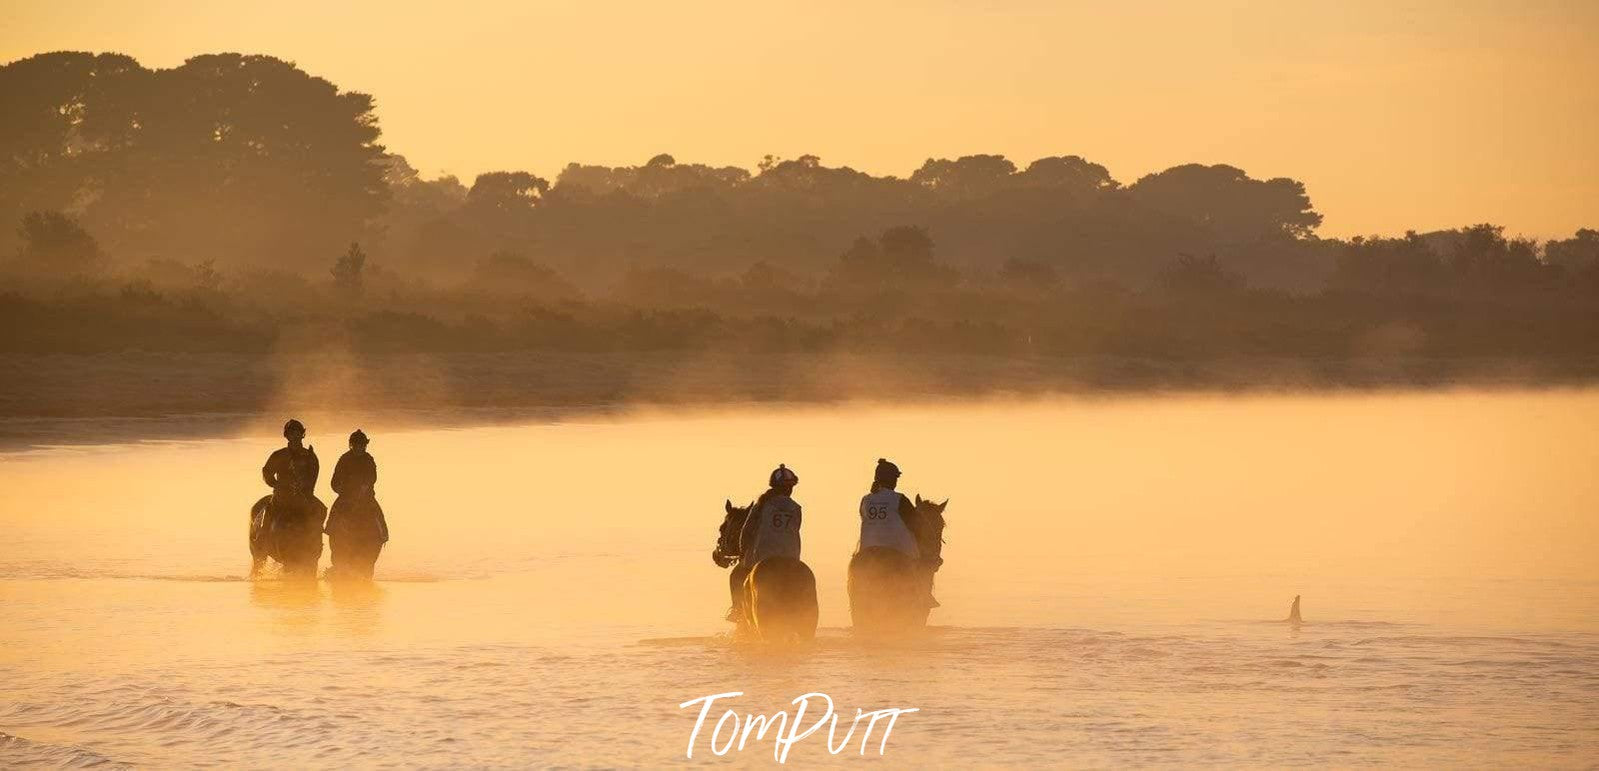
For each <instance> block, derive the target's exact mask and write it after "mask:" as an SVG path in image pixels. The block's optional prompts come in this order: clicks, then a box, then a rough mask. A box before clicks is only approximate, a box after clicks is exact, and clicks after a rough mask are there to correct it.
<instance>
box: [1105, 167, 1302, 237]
mask: <svg viewBox="0 0 1599 771" xmlns="http://www.w3.org/2000/svg"><path fill="white" fill-rule="evenodd" d="M1128 192H1129V193H1130V194H1131V195H1132V197H1133V199H1134V200H1136V201H1138V202H1139V203H1141V204H1143V205H1145V206H1147V207H1149V208H1151V209H1154V210H1156V211H1160V212H1164V213H1167V214H1171V215H1175V216H1178V217H1182V218H1185V219H1187V220H1190V221H1192V222H1194V223H1196V224H1198V225H1200V226H1202V227H1204V228H1206V229H1207V230H1209V231H1210V232H1211V233H1213V234H1214V235H1215V236H1217V237H1218V238H1220V239H1222V240H1223V241H1254V240H1258V239H1262V238H1272V237H1284V236H1286V237H1289V238H1306V237H1309V236H1310V235H1311V234H1312V233H1313V232H1314V231H1315V229H1316V227H1317V226H1318V225H1320V224H1321V215H1320V214H1317V213H1316V212H1315V211H1314V210H1312V209H1311V205H1310V197H1309V196H1308V195H1306V194H1305V185H1304V184H1303V183H1301V182H1297V181H1295V180H1292V179H1284V178H1280V177H1279V178H1277V179H1269V180H1264V181H1263V180H1258V179H1251V178H1250V177H1249V175H1247V174H1245V173H1244V171H1243V170H1242V169H1239V168H1235V167H1233V166H1226V165H1216V166H1203V165H1200V164H1197V163H1191V164H1187V165H1185V166H1174V167H1172V168H1170V169H1167V170H1165V171H1162V172H1160V173H1158V174H1150V175H1148V176H1145V177H1142V178H1140V179H1139V180H1138V182H1137V183H1136V184H1134V185H1133V186H1132V187H1131V188H1128Z"/></svg>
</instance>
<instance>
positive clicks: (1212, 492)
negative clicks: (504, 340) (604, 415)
mask: <svg viewBox="0 0 1599 771" xmlns="http://www.w3.org/2000/svg"><path fill="white" fill-rule="evenodd" d="M1596 426H1599V393H1596V392H1549V393H1535V394H1498V395H1477V394H1440V395H1404V396H1363V397H1277V398H1263V397H1251V398H1237V399H1231V398H1192V399H1189V398H1165V399H1157V400H1105V401H1059V402H1025V403H1014V404H1001V403H990V404H976V405H974V404H951V405H936V406H917V407H904V408H856V407H835V408H816V409H803V410H777V409H753V410H745V411H737V412H717V413H709V412H706V413H692V414H689V413H685V414H678V415H667V414H652V415H637V416H634V417H630V418H627V419H620V420H605V421H597V422H592V423H582V422H567V423H559V424H543V425H529V426H522V427H498V428H481V429H464V430H427V431H422V430H406V431H398V432H383V431H381V430H374V429H373V428H372V427H370V426H369V427H368V429H369V433H373V434H374V442H373V445H372V450H373V453H374V454H375V455H376V456H377V459H378V463H379V471H380V479H381V481H380V483H379V492H380V496H381V498H382V500H383V502H384V506H385V508H386V509H387V510H388V512H389V516H390V523H391V527H392V529H393V532H394V538H395V540H394V543H393V544H392V545H391V546H390V548H389V549H388V550H386V551H385V553H384V556H383V559H382V560H381V561H380V563H379V566H378V578H379V580H378V582H377V583H376V584H374V585H370V586H361V585H354V586H352V585H342V584H339V585H335V584H330V583H328V582H318V583H314V584H301V583H296V582H290V581H280V580H262V581H256V582H250V581H246V580H243V578H242V576H243V574H244V573H245V572H246V570H247V568H248V558H247V554H246V551H245V547H244V529H245V508H246V507H247V506H248V504H249V503H250V502H251V501H253V500H254V499H255V498H256V497H258V496H259V495H260V494H262V493H263V492H264V489H263V488H262V487H261V485H260V480H259V474H258V469H259V467H260V464H261V462H262V460H263V459H264V458H265V456H266V454H267V453H268V452H269V451H270V450H271V449H272V447H273V446H274V445H275V444H276V441H275V440H274V439H273V438H272V437H245V438H238V439H226V440H215V441H196V442H171V443H145V444H137V445H116V446H95V447H72V448H42V449H35V450H30V451H24V452H15V453H10V454H7V455H4V456H0V458H3V460H0V489H3V490H5V491H6V494H5V497H4V500H3V501H0V528H3V532H5V533H6V545H5V546H4V547H0V766H15V765H19V764H25V763H29V762H42V763H49V764H71V765H94V764H119V763H126V764H132V765H141V766H168V765H200V764H217V765H250V766H281V767H303V766H306V765H334V764H338V765H358V766H368V765H396V766H434V767H438V766H460V765H474V766H520V765H530V764H536V765H548V764H560V765H577V766H615V765H645V766H655V765H662V764H672V763H678V762H695V763H698V762H712V763H719V764H727V763H730V762H735V763H739V764H746V765H753V764H762V765H764V764H767V763H770V762H772V758H773V755H772V752H773V745H772V742H771V741H770V739H769V738H768V740H766V741H763V742H758V743H757V742H756V741H755V740H754V738H753V737H752V738H751V741H750V744H749V746H748V747H747V748H746V749H744V750H743V751H742V752H740V751H738V750H736V749H735V750H733V751H731V752H730V753H729V754H728V755H726V756H723V757H717V756H715V755H713V754H712V752H711V745H710V733H711V732H712V730H713V728H714V720H715V719H716V717H717V716H718V715H719V714H720V712H721V710H720V709H719V708H718V709H716V710H715V711H713V712H712V715H711V720H712V721H713V725H707V726H706V727H705V729H704V734H702V735H701V736H700V737H699V741H698V743H697V744H696V746H695V748H694V758H693V761H688V760H687V759H686V758H685V757H684V754H685V750H686V749H687V748H688V741H689V736H690V732H691V730H692V729H693V728H694V722H695V721H694V718H695V716H696V710H694V709H680V708H679V707H678V705H679V704H680V703H682V702H685V701H688V700H690V699H695V698H699V697H702V696H706V695H710V694H715V693H722V692H728V691H742V692H744V693H745V695H744V696H742V697H739V698H738V699H736V700H733V701H732V703H731V704H730V706H731V707H732V708H734V709H736V710H738V711H739V712H740V713H741V714H742V713H747V712H763V713H770V712H775V711H776V710H778V709H782V708H784V707H786V706H787V702H788V701H789V700H790V699H793V698H795V697H797V696H800V695H801V694H804V693H807V692H812V691H820V692H824V693H827V694H829V695H830V696H831V697H832V698H833V700H834V701H835V702H836V704H837V706H838V708H839V710H840V711H841V712H842V713H844V716H845V719H844V721H843V723H842V724H841V725H840V728H839V733H838V734H837V735H836V736H835V739H834V745H835V746H837V745H838V740H839V739H842V737H843V735H844V733H843V732H844V731H845V730H847V727H848V725H849V719H850V718H851V717H853V715H854V711H855V709H856V708H857V707H860V708H863V709H866V710H872V709H879V708H884V707H907V708H909V707H914V708H917V709H919V710H920V711H919V712H916V713H910V714H906V715H904V716H903V717H901V718H900V719H899V720H898V721H897V722H896V723H895V725H894V728H893V731H892V734H891V736H890V738H889V739H888V741H887V743H886V745H880V744H879V740H880V739H881V733H880V731H881V729H880V728H879V733H877V734H873V735H872V736H871V737H870V739H869V741H868V742H867V746H866V754H865V757H864V758H863V757H862V756H861V755H860V754H859V750H860V746H861V737H860V734H859V733H857V734H856V735H855V736H854V737H853V741H852V742H851V743H850V746H849V749H847V750H846V751H845V752H843V753H841V754H839V755H836V756H834V755H830V754H829V753H828V750H827V748H826V746H825V745H826V744H827V736H826V734H827V731H826V729H823V730H822V731H821V732H820V733H818V734H816V735H813V736H811V737H809V738H808V739H805V740H802V741H800V742H799V743H797V744H796V745H794V748H793V750H792V754H791V756H790V757H789V762H790V763H793V764H805V765H809V764H814V763H817V762H827V761H831V762H838V763H843V762H864V761H872V762H878V763H884V762H886V763H888V764H890V765H893V766H896V767H897V766H907V767H910V766H924V765H927V764H929V763H932V764H938V765H951V766H953V765H963V766H964V765H978V766H997V765H1019V764H1026V765H1073V766H1084V765H1090V766H1101V765H1110V764H1126V763H1138V764H1151V765H1189V764H1194V763H1215V764H1227V765H1259V766H1279V765H1284V764H1291V763H1293V764H1302V763H1308V764H1321V765H1353V764H1362V763H1384V764H1400V765H1412V766H1414V765H1446V764H1447V765H1502V764H1506V763H1536V764H1539V765H1557V766H1578V765H1583V764H1586V763H1591V762H1592V759H1593V758H1595V757H1599V612H1596V611H1599V561H1596V560H1595V559H1594V555H1595V554H1599V475H1596V473H1595V471H1596V470H1599V442H1595V441H1594V440H1593V429H1594V428H1595V427H1596ZM311 429H312V437H311V440H312V442H313V443H314V444H316V445H317V446H318V448H319V450H320V454H321V456H322V460H323V467H324V472H325V473H324V481H323V483H322V489H323V493H324V495H325V496H326V494H327V491H326V472H327V471H328V470H330V469H331V468H332V464H333V460H334V459H335V458H336V457H337V449H336V448H338V447H339V445H341V444H342V442H340V441H339V440H338V438H339V437H341V436H342V434H343V433H344V432H345V430H347V427H343V426H339V427H334V426H318V425H313V426H311ZM879 455H886V456H889V457H892V458H893V459H894V460H896V461H897V462H899V464H900V465H901V466H902V467H903V468H905V469H906V477H905V479H904V485H903V486H902V487H903V488H904V489H905V490H906V491H907V492H912V493H922V494H924V495H928V496H930V497H937V498H939V499H942V498H945V497H948V498H950V506H949V510H948V513H947V516H948V519H949V522H950V526H949V530H948V532H947V534H946V535H947V538H948V541H949V545H948V547H947V551H946V557H947V559H948V564H947V565H946V567H945V569H944V571H942V572H941V573H940V574H939V589H938V594H939V597H940V599H941V601H942V602H943V604H944V607H942V608H940V609H938V610H937V611H935V612H934V614H933V623H934V624H936V625H937V628H935V629H934V630H933V631H932V632H931V633H929V634H928V635H926V636H925V637H923V638H920V639H916V640H909V641H903V642H896V643H881V642H879V643H868V642H863V641H859V640H855V639H852V638H851V637H850V636H849V635H848V633H847V631H846V630H845V629H843V627H844V626H846V624H847V613H846V609H845V603H844V597H843V583H844V582H843V567H844V563H845V560H846V559H847V557H848V554H849V552H850V549H851V548H852V546H853V537H854V535H853V530H854V527H855V522H856V519H855V513H854V511H855V502H856V501H857V500H858V498H859V496H860V495H861V494H862V493H863V492H864V490H863V489H862V487H863V486H864V485H865V483H866V481H867V479H868V477H869V475H870V471H871V467H872V462H873V461H874V460H875V459H876V457H878V456H879ZM779 461H782V462H785V463H787V464H788V465H789V466H791V467H793V468H795V469H796V470H798V471H799V473H800V476H801V482H800V486H799V488H798V490H797V492H796V497H797V498H798V499H799V500H800V501H801V502H802V503H803V504H804V506H805V513H806V520H805V525H804V537H805V551H806V558H807V561H808V562H809V563H810V564H811V565H812V567H813V568H815V570H816V573H817V575H818V579H819V584H820V590H821V595H822V596H821V602H822V623H823V625H824V627H825V628H824V630H823V632H822V634H821V638H820V639H819V640H818V642H817V643H816V644H815V645H814V646H810V647H807V648H802V649H774V648H769V647H764V646H759V645H748V644H735V643H733V642H732V641H730V640H729V639H727V637H726V636H725V632H726V628H727V626H728V625H727V624H726V623H725V622H722V621H720V620H719V619H720V615H721V613H722V611H723V610H724V609H725V607H726V602H727V597H726V589H725V587H726V580H725V575H726V574H725V573H723V572H722V571H719V570H717V569H716V568H715V566H713V565H712V564H711V561H710V559H709V558H708V557H709V551H710V546H711V545H712V541H713V540H714V535H715V529H716V526H717V524H718V523H719V522H720V517H721V504H722V499H723V498H724V497H732V498H733V499H734V501H735V502H745V501H748V500H749V499H750V498H753V497H754V495H755V494H756V493H757V492H758V491H759V487H760V482H761V481H762V480H763V479H764V477H765V474H766V472H767V471H769V470H770V468H771V467H772V466H774V465H775V464H776V463H777V462H779ZM1295 594H1302V595H1303V596H1304V613H1305V618H1306V621H1307V623H1306V624H1305V625H1303V626H1301V627H1297V628H1295V627H1289V626H1287V625H1285V624H1282V623H1278V622H1276V621H1274V620H1275V619H1280V618H1282V617H1283V616H1284V615H1285V614H1286V612H1287V607H1288V602H1289V600H1290V599H1291V598H1292V596H1293V595H1295ZM789 709H792V707H789ZM812 715H813V716H814V711H813V712H812ZM863 725H864V723H863ZM724 739H725V735H724ZM882 746H886V750H885V753H886V754H883V755H881V756H879V755H878V750H879V748H880V747H882Z"/></svg>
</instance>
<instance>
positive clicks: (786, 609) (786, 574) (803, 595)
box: [744, 557, 818, 640]
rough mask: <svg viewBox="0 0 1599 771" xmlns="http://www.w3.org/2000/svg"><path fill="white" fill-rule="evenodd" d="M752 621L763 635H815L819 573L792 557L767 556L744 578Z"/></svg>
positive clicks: (803, 636) (803, 638) (775, 637)
mask: <svg viewBox="0 0 1599 771" xmlns="http://www.w3.org/2000/svg"><path fill="white" fill-rule="evenodd" d="M744 591H745V593H746V594H745V602H746V607H747V608H748V610H749V615H750V621H751V622H752V623H753V625H754V626H755V630H756V632H757V633H758V634H760V635H761V637H763V638H765V639H768V640H772V639H785V638H793V639H800V640H809V639H812V638H814V637H815V636H816V621H817V616H818V608H817V604H816V574H815V573H812V572H811V569H810V567H809V566H807V565H806V564H805V563H804V562H801V561H799V560H797V559H794V558H792V557H768V558H766V559H763V560H761V561H760V562H758V563H756V565H755V567H753V568H751V569H750V572H749V576H748V577H747V578H745V579H744Z"/></svg>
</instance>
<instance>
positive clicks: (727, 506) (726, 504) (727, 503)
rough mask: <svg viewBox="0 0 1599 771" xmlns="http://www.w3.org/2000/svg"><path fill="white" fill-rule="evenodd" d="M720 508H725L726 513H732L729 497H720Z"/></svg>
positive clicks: (731, 503)
mask: <svg viewBox="0 0 1599 771" xmlns="http://www.w3.org/2000/svg"><path fill="white" fill-rule="evenodd" d="M722 508H725V509H727V513H729V514H732V513H733V500H732V499H731V498H724V499H722Z"/></svg>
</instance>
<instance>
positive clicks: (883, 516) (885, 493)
mask: <svg viewBox="0 0 1599 771" xmlns="http://www.w3.org/2000/svg"><path fill="white" fill-rule="evenodd" d="M899 502H900V494H899V492H898V491H896V490H878V491H877V492H875V493H871V494H868V495H867V496H866V497H864V498H861V546H860V548H862V549H867V548H870V547H873V546H880V547H883V548H886V549H893V550H895V551H899V552H904V553H905V554H907V555H909V556H911V557H912V558H917V557H920V556H921V550H920V549H917V548H916V537H915V536H913V535H911V529H910V528H908V527H906V526H905V520H903V519H900V516H899Z"/></svg>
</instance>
